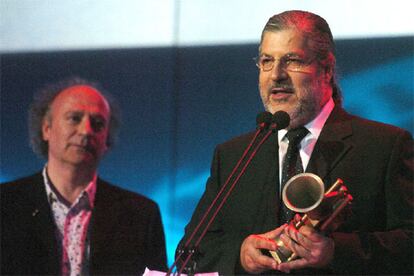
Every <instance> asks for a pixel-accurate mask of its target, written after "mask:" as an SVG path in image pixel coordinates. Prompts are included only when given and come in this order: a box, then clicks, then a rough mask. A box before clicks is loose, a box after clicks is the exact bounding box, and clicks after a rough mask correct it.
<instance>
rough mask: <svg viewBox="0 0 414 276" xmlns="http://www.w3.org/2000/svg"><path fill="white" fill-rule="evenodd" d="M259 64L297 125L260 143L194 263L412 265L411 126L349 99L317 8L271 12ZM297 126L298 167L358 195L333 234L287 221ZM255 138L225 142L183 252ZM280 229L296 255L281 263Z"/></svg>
mask: <svg viewBox="0 0 414 276" xmlns="http://www.w3.org/2000/svg"><path fill="white" fill-rule="evenodd" d="M257 66H258V68H259V90H260V95H261V98H262V100H263V104H264V106H265V109H266V110H267V111H270V112H271V113H275V112H277V111H285V112H287V113H288V114H289V116H290V118H291V120H290V124H289V126H288V127H287V128H286V129H282V130H279V131H278V132H277V135H272V136H270V138H269V139H268V140H267V141H266V142H265V143H264V144H263V145H262V147H261V148H260V150H259V151H258V153H257V155H256V156H255V158H254V159H253V161H252V163H251V164H250V166H249V167H248V169H247V171H246V172H245V174H244V175H243V176H242V177H241V178H240V180H239V182H238V183H237V186H236V187H235V188H234V190H233V192H232V194H231V195H230V196H229V197H228V199H227V201H226V203H225V205H224V206H223V208H222V209H221V211H220V212H219V213H218V216H217V217H216V218H215V220H214V221H213V223H212V224H211V225H210V226H209V228H208V231H207V232H206V235H205V236H204V238H203V239H202V240H201V242H200V243H199V245H198V247H197V248H195V252H196V254H195V255H194V258H193V259H192V261H191V262H189V263H190V267H194V265H195V270H196V272H206V271H218V272H220V274H247V273H252V274H258V273H266V274H270V273H275V274H278V273H285V272H290V273H298V274H306V275H307V274H313V273H316V274H360V275H365V274H381V275H384V274H412V272H413V202H414V201H413V190H414V189H413V139H412V135H411V134H410V133H409V132H407V131H405V130H402V129H400V128H397V127H394V126H390V125H385V124H382V123H378V122H373V121H369V120H366V119H362V118H359V117H356V116H353V115H350V114H348V113H347V112H346V111H345V110H344V109H343V108H342V106H341V105H342V98H341V94H340V90H339V87H338V85H337V83H336V78H335V53H334V42H333V37H332V34H331V31H330V28H329V26H328V24H327V22H326V21H325V20H324V19H323V18H321V17H319V16H318V15H315V14H312V13H309V12H304V11H287V12H283V13H281V14H277V15H275V16H273V17H271V18H270V19H269V21H268V22H267V24H266V26H265V27H264V30H263V32H262V36H261V43H260V47H259V56H258V58H257ZM299 129H300V130H301V131H300V132H301V133H302V134H301V135H302V136H301V140H299V142H298V147H299V149H298V150H299V156H300V159H299V165H298V166H302V167H303V170H304V171H305V172H310V173H314V174H316V175H318V176H319V177H320V178H321V179H323V182H324V184H325V186H327V187H329V186H330V185H331V184H332V183H334V181H335V180H336V179H338V178H341V179H342V180H343V181H344V184H345V185H346V187H347V188H348V190H349V192H350V194H352V196H353V202H352V214H351V215H350V216H349V217H348V218H347V219H346V220H345V221H344V222H343V223H342V225H340V226H339V228H337V229H336V230H335V229H332V230H335V231H331V232H330V233H328V232H322V231H317V230H315V229H314V228H312V227H310V226H303V227H300V228H299V230H298V229H296V228H295V227H293V226H292V225H291V224H290V225H288V224H286V222H287V221H290V219H289V218H288V217H286V215H285V213H284V212H283V211H282V210H283V208H284V207H283V206H282V204H281V190H282V187H281V185H282V184H281V183H284V180H283V170H284V166H283V163H284V160H285V159H287V157H286V156H287V154H286V153H287V151H288V148H289V143H290V142H289V141H290V139H291V138H290V136H289V133H295V132H297V131H298V130H299ZM288 136H289V138H288ZM297 136H298V135H297ZM252 137H253V134H252V133H249V134H246V135H242V136H240V137H237V138H234V139H232V140H230V141H228V142H226V143H224V144H221V145H219V146H217V148H216V151H215V155H214V159H213V163H212V168H211V176H210V178H209V180H208V182H207V186H206V191H205V192H204V194H203V196H202V198H201V200H200V202H199V204H198V206H197V208H196V210H195V212H194V214H193V216H192V219H191V221H190V223H189V224H188V225H187V227H186V231H185V235H184V237H183V239H182V240H181V242H180V244H179V247H178V251H177V256H179V255H180V254H179V253H180V252H185V251H186V249H188V248H190V249H191V246H193V245H194V244H195V241H196V240H197V239H198V237H199V236H200V232H201V231H199V232H198V233H197V234H195V235H194V237H195V238H193V239H192V241H191V242H188V241H189V239H190V238H191V236H192V235H193V232H194V230H195V229H196V226H197V225H198V223H199V222H200V220H202V217H203V216H204V214H205V213H206V212H207V209H208V206H209V205H210V204H211V202H212V201H213V199H214V198H215V196H216V195H217V193H219V191H220V188H221V187H222V186H223V185H224V183H225V181H226V179H227V178H228V176H229V175H230V174H231V172H232V169H233V167H234V166H235V165H236V162H237V161H238V159H239V158H240V156H241V155H242V153H243V151H244V149H245V148H246V147H247V145H248V143H249V142H250V141H251V140H252ZM292 144H293V143H292ZM204 225H205V224H204ZM202 229H203V227H202ZM279 236H280V240H281V241H282V243H283V246H284V247H286V248H288V249H289V250H291V251H292V252H293V253H295V254H296V255H297V256H298V258H297V259H294V260H291V261H289V262H282V263H280V262H277V261H276V260H275V259H273V258H272V257H271V256H269V255H268V254H267V252H268V251H269V250H270V251H276V250H277V249H278V246H281V245H280V243H279V244H277V243H276V242H275V240H274V239H275V238H276V237H279ZM183 248H184V251H180V250H182V249H183ZM184 259H185V258H183V257H180V258H179V260H178V262H177V264H178V267H180V266H182V264H183V260H184Z"/></svg>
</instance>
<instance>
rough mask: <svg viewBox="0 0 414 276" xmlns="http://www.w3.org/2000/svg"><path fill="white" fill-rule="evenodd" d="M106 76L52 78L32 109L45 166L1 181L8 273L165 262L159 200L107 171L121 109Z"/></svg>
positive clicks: (117, 270)
mask: <svg viewBox="0 0 414 276" xmlns="http://www.w3.org/2000/svg"><path fill="white" fill-rule="evenodd" d="M102 91H103V90H102V89H101V88H100V87H99V85H98V84H95V83H92V82H89V81H86V80H83V79H80V78H72V79H69V80H65V81H62V82H59V83H57V84H54V85H50V86H47V87H46V88H45V89H43V90H42V91H40V93H39V94H38V95H37V96H36V98H35V101H34V103H33V104H32V106H31V109H30V114H29V129H30V140H31V144H32V148H33V150H34V151H35V152H36V153H38V154H40V155H42V156H43V157H45V158H47V163H46V165H45V166H44V168H43V170H42V172H39V173H38V174H35V175H32V176H29V177H26V178H23V179H18V180H15V181H13V182H10V183H5V184H2V185H0V189H1V274H2V275H5V274H7V275H9V274H20V275H21V274H36V275H46V274H48V275H50V274H52V275H96V274H98V275H103V274H123V275H125V274H133V275H139V274H142V273H143V272H144V269H145V267H148V268H150V269H157V270H165V267H166V253H165V239H164V232H163V226H162V222H161V216H160V212H159V208H158V206H157V204H156V203H155V202H153V201H152V200H150V199H148V198H145V197H144V196H142V195H138V194H135V193H132V192H129V191H126V190H123V189H121V188H119V187H116V186H114V185H111V184H109V183H107V182H105V181H104V180H102V179H100V178H99V177H98V175H97V168H98V165H99V161H100V160H101V159H102V157H103V156H104V155H105V153H106V152H107V151H108V149H109V148H110V147H111V146H112V145H113V142H114V139H115V136H116V133H117V129H118V125H119V116H118V111H117V108H116V105H115V104H114V103H113V101H112V100H111V99H110V98H109V97H108V96H104V95H103V92H102Z"/></svg>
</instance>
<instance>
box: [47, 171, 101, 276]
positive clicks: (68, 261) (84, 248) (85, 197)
mask: <svg viewBox="0 0 414 276" xmlns="http://www.w3.org/2000/svg"><path fill="white" fill-rule="evenodd" d="M43 179H44V183H45V187H46V193H47V196H48V199H49V204H50V207H51V210H52V213H53V217H54V219H55V224H56V226H57V230H56V237H57V241H58V246H59V249H60V253H61V254H60V256H61V257H62V262H61V265H62V267H61V269H62V275H71V276H74V275H88V274H89V249H90V243H89V233H88V232H89V231H88V229H89V222H90V220H91V216H92V209H93V206H94V200H95V193H96V175H95V176H94V178H93V180H92V181H91V182H90V183H89V184H88V186H87V187H86V189H85V190H83V191H82V192H81V193H80V194H79V196H78V198H77V199H76V200H75V201H74V202H73V204H70V203H69V202H68V201H67V200H65V199H64V198H63V197H62V195H60V193H59V192H58V191H57V189H56V188H55V187H54V186H53V183H52V182H51V181H50V179H49V177H48V176H47V172H46V166H45V167H44V169H43Z"/></svg>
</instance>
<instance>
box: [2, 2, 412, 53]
mask: <svg viewBox="0 0 414 276" xmlns="http://www.w3.org/2000/svg"><path fill="white" fill-rule="evenodd" d="M412 3H413V2H412V1H410V0H394V1H392V2H388V1H375V0H365V1H360V0H341V1H339V0H338V1H330V0H319V1H302V0H290V1H285V0H261V1H250V0H226V1H221V0H157V1H152V0H139V1H136V0H122V1H117V0H88V1H86V0H71V1H56V0H2V1H1V2H0V5H1V7H0V8H1V19H0V20H1V21H0V22H1V24H0V34H1V43H0V52H22V51H25V52H33V51H48V50H73V49H101V48H128V47H129V48H131V47H160V46H161V47H162V46H172V45H179V46H191V45H216V44H244V43H257V42H258V39H259V36H260V32H261V30H262V28H263V26H264V24H265V23H266V20H267V19H268V18H269V17H270V16H271V15H273V14H275V13H278V12H281V11H284V10H289V9H302V10H308V11H312V12H315V13H317V14H319V15H321V16H322V17H324V18H325V19H326V20H327V21H328V22H329V24H330V26H331V29H332V31H333V34H334V37H335V38H336V39H342V38H362V37H366V38H368V37H389V36H407V35H413V34H414V27H413V26H414V24H413V22H412V15H411V11H412V8H413V4H412Z"/></svg>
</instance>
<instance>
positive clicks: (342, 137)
mask: <svg viewBox="0 0 414 276" xmlns="http://www.w3.org/2000/svg"><path fill="white" fill-rule="evenodd" d="M350 136H352V125H351V116H349V115H348V114H347V113H346V112H345V111H344V110H343V109H342V108H340V107H335V108H334V110H333V111H332V113H331V115H330V116H329V118H328V120H327V121H326V123H325V126H324V127H323V129H322V132H321V134H320V136H319V139H318V141H317V143H316V145H315V148H314V150H313V153H312V156H311V159H310V161H309V165H308V167H307V169H306V171H307V172H312V173H315V174H317V175H318V176H319V177H321V178H322V179H323V180H324V179H326V178H327V177H328V175H329V173H330V172H331V171H332V170H333V169H334V168H335V167H336V166H337V165H338V163H339V162H340V161H341V160H342V159H343V158H344V157H345V156H346V155H347V153H348V152H349V151H350V150H351V149H352V142H351V139H348V138H349V137H350ZM328 179H329V178H328ZM324 182H325V181H324ZM330 184H331V183H326V182H325V185H329V186H330Z"/></svg>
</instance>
